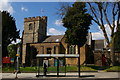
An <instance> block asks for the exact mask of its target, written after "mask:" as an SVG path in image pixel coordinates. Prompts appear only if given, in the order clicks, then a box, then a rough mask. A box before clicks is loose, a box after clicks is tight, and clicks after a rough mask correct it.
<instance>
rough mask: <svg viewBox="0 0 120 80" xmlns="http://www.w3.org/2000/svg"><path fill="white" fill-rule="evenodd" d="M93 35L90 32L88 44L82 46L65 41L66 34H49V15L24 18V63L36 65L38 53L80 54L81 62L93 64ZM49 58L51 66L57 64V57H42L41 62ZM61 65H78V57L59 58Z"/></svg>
mask: <svg viewBox="0 0 120 80" xmlns="http://www.w3.org/2000/svg"><path fill="white" fill-rule="evenodd" d="M91 44H92V35H91V33H88V36H87V42H86V44H85V45H84V46H83V47H81V48H80V53H78V51H77V50H78V48H79V47H78V46H77V45H68V44H67V43H65V37H64V35H47V16H42V17H40V16H37V17H28V18H24V31H23V35H22V64H27V65H31V64H32V65H34V64H35V63H36V62H37V58H36V55H38V54H43V56H44V55H47V54H51V55H53V56H54V55H56V54H57V55H59V54H73V55H77V54H80V55H79V57H80V64H81V65H83V64H93V62H94V56H93V55H92V51H91V48H92V46H91ZM44 60H47V62H48V65H49V66H56V59H55V58H52V57H49V58H46V57H43V58H41V63H43V62H44ZM59 61H60V65H61V66H62V65H64V64H66V65H78V58H75V57H72V58H67V57H66V58H62V57H61V58H59Z"/></svg>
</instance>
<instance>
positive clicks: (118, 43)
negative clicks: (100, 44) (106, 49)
mask: <svg viewBox="0 0 120 80" xmlns="http://www.w3.org/2000/svg"><path fill="white" fill-rule="evenodd" d="M114 45H115V46H114V50H115V52H120V25H119V27H118V30H117V31H116V32H115V35H114Z"/></svg>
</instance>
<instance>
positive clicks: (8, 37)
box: [2, 11, 19, 57]
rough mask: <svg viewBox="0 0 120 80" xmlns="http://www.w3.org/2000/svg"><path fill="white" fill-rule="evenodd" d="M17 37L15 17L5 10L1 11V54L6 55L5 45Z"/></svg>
mask: <svg viewBox="0 0 120 80" xmlns="http://www.w3.org/2000/svg"><path fill="white" fill-rule="evenodd" d="M17 38H19V31H17V28H16V24H15V19H14V18H13V17H12V16H11V15H10V13H8V12H7V11H3V12H2V52H3V53H2V56H3V57H5V56H8V52H7V46H8V45H9V44H10V43H11V42H12V41H16V39H17Z"/></svg>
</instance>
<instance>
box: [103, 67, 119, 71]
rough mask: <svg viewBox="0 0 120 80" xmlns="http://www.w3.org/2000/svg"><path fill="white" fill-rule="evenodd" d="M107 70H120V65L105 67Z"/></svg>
mask: <svg viewBox="0 0 120 80" xmlns="http://www.w3.org/2000/svg"><path fill="white" fill-rule="evenodd" d="M105 71H120V66H113V67H110V68H108V69H105Z"/></svg>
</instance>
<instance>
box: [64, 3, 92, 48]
mask: <svg viewBox="0 0 120 80" xmlns="http://www.w3.org/2000/svg"><path fill="white" fill-rule="evenodd" d="M85 7H86V3H79V2H75V3H74V4H73V5H72V7H69V8H68V10H67V12H66V14H65V16H64V18H63V26H64V27H65V28H67V30H66V32H65V37H66V42H67V43H69V44H70V45H78V46H79V47H82V46H83V45H84V44H85V42H86V40H87V39H86V36H87V34H88V30H89V26H90V24H91V20H92V17H91V16H90V14H88V13H87V9H85Z"/></svg>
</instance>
